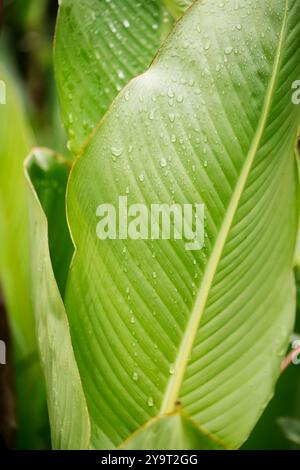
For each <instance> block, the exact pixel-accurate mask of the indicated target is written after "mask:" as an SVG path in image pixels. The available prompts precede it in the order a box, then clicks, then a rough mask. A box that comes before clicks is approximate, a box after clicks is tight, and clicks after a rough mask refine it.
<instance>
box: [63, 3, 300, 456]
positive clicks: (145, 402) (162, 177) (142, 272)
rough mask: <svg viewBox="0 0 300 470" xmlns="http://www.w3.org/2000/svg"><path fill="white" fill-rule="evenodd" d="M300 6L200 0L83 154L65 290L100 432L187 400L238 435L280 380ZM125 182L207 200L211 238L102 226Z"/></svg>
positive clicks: (160, 193)
mask: <svg viewBox="0 0 300 470" xmlns="http://www.w3.org/2000/svg"><path fill="white" fill-rule="evenodd" d="M299 15H300V10H299V5H298V1H297V0H289V1H284V0H272V1H271V0H263V1H259V2H258V1H252V2H251V3H247V5H244V4H238V3H237V2H236V1H235V0H229V1H227V2H224V3H223V2H220V3H218V2H217V3H216V2H214V1H212V0H207V1H198V2H196V3H195V4H194V5H193V6H192V7H191V8H190V9H189V10H188V12H187V13H186V14H185V15H184V16H183V18H182V19H181V20H180V21H179V23H178V24H177V26H176V28H175V30H174V32H173V33H172V35H171V36H170V37H169V39H168V40H167V42H166V44H165V45H164V47H163V48H162V49H161V51H160V53H159V55H158V57H157V58H156V60H155V61H154V63H153V64H152V66H151V67H150V69H149V71H148V72H146V73H145V74H143V75H142V76H140V77H138V78H137V79H136V80H133V81H132V82H131V83H130V84H129V85H128V86H127V87H126V88H125V89H124V91H123V92H122V93H121V94H120V95H119V97H118V98H117V99H116V100H115V101H114V103H113V105H112V107H111V109H110V112H109V113H108V114H107V115H106V117H105V118H104V120H103V121H102V124H101V125H100V126H99V127H98V129H97V131H96V132H95V133H94V135H93V137H92V138H91V140H90V141H89V143H88V145H87V146H86V148H85V150H84V152H83V155H82V157H81V158H80V159H79V160H78V161H77V163H76V164H75V167H74V169H73V170H72V173H71V177H70V182H69V192H68V198H67V202H68V218H69V224H70V227H71V231H72V238H73V240H74V242H75V246H76V254H75V258H74V260H73V263H72V265H71V270H70V276H69V279H68V284H67V290H66V301H65V304H66V308H67V312H68V317H69V321H70V327H71V335H72V342H73V346H74V351H75V355H76V359H77V363H78V366H79V371H80V374H81V377H82V379H83V388H84V391H85V395H86V398H87V405H88V408H89V413H90V417H91V423H92V443H93V446H94V447H100V448H101V447H105V448H111V447H113V446H120V445H122V443H123V442H124V441H126V442H127V441H128V439H130V436H131V435H132V436H135V439H136V438H137V434H138V433H139V430H141V431H140V432H144V431H145V426H146V427H147V429H148V432H151V428H152V426H151V425H149V426H147V425H146V423H148V422H149V423H150V422H151V421H152V423H155V424H156V425H157V421H158V420H164V419H165V415H166V414H168V413H173V412H174V410H175V409H176V406H180V407H181V409H182V410H183V412H184V413H185V415H187V416H188V417H189V419H191V420H192V421H193V423H194V426H195V427H199V429H200V428H201V429H204V430H206V431H207V432H209V434H210V435H212V436H213V437H214V438H215V439H217V440H218V441H221V442H222V443H223V445H224V446H226V447H230V448H236V447H238V446H239V445H240V444H241V443H242V442H243V441H244V440H245V439H246V437H247V436H248V434H249V432H250V430H251V429H252V427H253V426H254V424H255V422H256V421H257V419H258V417H259V416H260V414H261V413H262V410H263V409H264V407H265V406H266V404H267V403H268V401H269V399H270V397H271V395H272V393H273V387H274V383H275V381H276V379H277V377H278V375H279V368H280V362H281V359H282V356H283V354H284V352H285V349H286V347H287V344H288V338H289V335H290V332H291V330H292V327H293V323H294V311H295V286H294V278H293V271H292V267H293V258H294V251H295V244H296V234H297V229H298V212H299V205H298V192H299V188H298V186H299V181H298V175H297V168H296V162H295V158H294V147H295V143H296V134H297V129H298V127H299V107H297V106H294V105H293V104H292V103H291V83H292V82H293V81H294V80H296V79H297V77H298V76H299V74H300V66H299V52H298V51H299V46H300V44H299V38H300V21H299V19H300V18H299ZM120 195H123V196H124V195H127V197H128V204H133V203H144V204H146V205H147V206H150V204H152V203H166V204H173V203H174V202H176V203H178V204H185V203H203V204H204V205H205V232H206V237H205V246H204V248H203V249H202V250H201V251H187V250H186V249H185V240H182V241H181V240H176V241H174V240H170V241H168V240H159V241H151V240H142V239H141V240H136V241H134V240H106V241H100V240H98V239H97V237H96V224H97V221H98V219H97V218H96V209H97V207H98V205H100V204H102V203H111V204H114V205H116V206H117V205H118V197H119V196H120ZM175 413H176V411H175ZM153 420H154V421H153ZM157 438H158V439H159V436H158V437H157ZM144 439H146V436H145V434H144ZM151 442H152V445H153V446H154V447H155V443H154V442H153V441H151ZM194 445H195V442H194ZM198 445H199V447H201V441H200V440H199V443H198Z"/></svg>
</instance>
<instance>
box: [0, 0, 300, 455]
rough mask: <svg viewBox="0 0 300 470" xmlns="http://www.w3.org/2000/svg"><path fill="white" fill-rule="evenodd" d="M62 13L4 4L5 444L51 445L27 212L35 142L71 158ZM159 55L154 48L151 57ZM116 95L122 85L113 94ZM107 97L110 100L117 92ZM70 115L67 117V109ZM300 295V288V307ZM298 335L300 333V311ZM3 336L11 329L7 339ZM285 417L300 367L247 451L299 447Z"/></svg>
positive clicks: (0, 55) (0, 205)
mask: <svg viewBox="0 0 300 470" xmlns="http://www.w3.org/2000/svg"><path fill="white" fill-rule="evenodd" d="M167 3H168V2H166V4H167ZM171 3H172V5H173V4H174V2H171ZM187 3H188V2H185V1H184V0H182V1H181V2H178V6H177V7H175V9H174V7H172V10H173V13H176V14H177V13H179V11H180V10H181V9H182V8H185V6H186V4H187ZM174 10H175V11H174ZM56 14H57V5H56V2H55V1H53V0H49V1H48V0H43V1H41V0H26V1H24V0H7V1H6V2H4V22H3V28H2V32H1V40H0V80H5V82H6V83H7V93H8V96H9V97H10V102H11V103H12V106H11V107H10V108H9V109H7V108H4V107H0V282H1V288H2V298H3V302H2V303H3V305H4V308H2V309H1V315H2V316H3V317H4V316H6V315H7V317H8V318H9V324H10V335H11V339H12V341H11V343H12V356H11V364H10V367H11V378H10V379H7V377H2V376H1V377H0V380H1V383H0V386H1V391H4V390H6V393H5V394H4V393H1V397H2V398H1V400H2V403H1V410H2V411H1V412H2V413H3V416H4V415H5V416H6V418H7V419H5V420H4V419H2V423H1V426H0V433H1V442H2V445H3V446H6V447H16V448H35V449H41V448H49V447H50V437H49V436H50V431H49V423H48V417H47V411H46V398H45V391H44V383H43V376H42V373H41V370H40V366H39V358H38V354H37V348H36V340H35V334H34V325H33V313H32V308H33V307H32V300H31V299H32V296H31V289H30V283H29V266H28V263H29V246H28V214H27V211H26V194H25V182H24V176H23V161H24V159H25V157H26V156H27V154H28V153H29V151H30V149H31V147H32V146H33V145H38V146H43V147H49V148H52V149H54V151H56V152H59V153H62V154H63V155H64V156H65V159H66V161H67V160H68V159H69V158H70V156H69V150H68V146H67V137H66V134H65V132H64V130H63V127H62V124H61V118H60V115H59V106H58V98H57V91H56V87H55V82H54V67H53V34H54V26H55V21H56ZM170 23H172V21H171V20H170ZM167 30H168V27H166V30H163V28H162V30H161V31H160V32H161V35H160V36H159V37H158V39H157V44H156V46H155V47H158V46H159V43H160V41H161V40H162V37H164V34H166V33H167ZM91 40H92V39H91ZM152 52H153V51H148V54H149V57H150V56H151V54H152ZM147 59H148V57H146V59H145V60H147ZM136 67H137V69H136V70H134V71H133V72H132V74H133V75H135V74H137V73H138V72H139V67H140V64H137V65H136ZM119 78H120V81H121V84H120V85H123V83H122V79H123V78H122V76H121V77H119ZM59 86H60V77H59V76H58V87H59ZM71 86H72V84H71ZM117 92H118V90H117V89H116V90H114V92H113V93H114V94H116V93H117ZM91 99H93V97H91ZM107 100H108V102H109V101H110V100H111V92H110V93H108V97H107ZM105 107H106V104H105ZM64 117H65V120H68V113H67V112H66V115H65V116H64ZM86 120H87V123H88V124H87V130H86V133H87V135H88V133H89V131H90V130H91V129H92V128H93V126H94V125H95V117H94V116H89V115H88V116H87V119H86ZM75 126H76V117H75ZM68 132H69V138H68V140H69V141H70V140H72V133H71V138H70V129H68ZM76 135H77V133H76ZM85 137H86V135H82V136H80V142H73V143H72V142H71V143H69V148H76V150H78V149H79V147H80V144H81V143H82V141H83V140H84V138H85ZM16 188H17V191H16V190H15V189H16ZM4 247H5V248H4ZM296 271H297V279H298V281H300V274H299V273H300V269H298V268H296ZM299 285H300V282H299ZM299 292H300V289H299V291H298V310H300V294H299ZM16 293H17V295H16ZM297 332H298V333H300V321H299V315H298V318H297V324H296V330H295V333H297ZM3 334H4V327H2V330H1V337H2V335H3ZM275 340H276V338H274V341H275ZM267 347H268V345H266V348H267ZM7 396H9V397H10V398H9V400H8V401H7V400H6V401H5V400H4V398H3V397H7ZM8 402H9V403H11V402H13V406H12V407H11V406H8ZM283 418H292V419H296V420H297V419H300V366H298V367H296V366H290V367H289V368H288V369H287V370H286V371H285V372H284V373H283V374H282V376H281V378H280V380H279V382H278V385H277V388H276V393H275V396H274V398H273V399H272V401H271V402H270V404H269V405H268V407H267V409H266V410H265V412H264V414H263V416H262V418H261V419H260V421H259V422H258V424H257V426H256V428H255V429H254V431H253V433H252V435H251V436H250V438H249V439H248V441H247V442H246V444H245V445H244V446H243V448H245V449H288V448H297V443H296V441H297V439H295V438H293V436H292V437H291V434H292V433H291V429H293V424H291V421H287V420H283ZM15 431H16V432H15ZM296 433H297V431H296ZM292 441H293V442H292Z"/></svg>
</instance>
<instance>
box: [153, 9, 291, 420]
mask: <svg viewBox="0 0 300 470" xmlns="http://www.w3.org/2000/svg"><path fill="white" fill-rule="evenodd" d="M288 10H289V0H286V2H285V11H284V16H283V23H282V28H281V33H280V37H279V43H278V48H277V51H276V55H275V60H274V64H273V69H272V74H271V79H270V83H269V86H268V90H267V94H266V98H265V101H264V105H263V109H262V113H261V118H260V121H259V124H258V128H257V131H256V133H255V136H254V139H253V142H252V144H251V147H250V150H249V152H248V155H247V158H246V160H245V164H244V166H243V168H242V171H241V174H240V177H239V179H238V181H237V185H236V188H235V190H234V193H233V196H232V199H231V201H230V203H229V206H228V209H227V212H226V214H225V218H224V221H223V224H222V226H221V230H220V232H219V236H218V238H217V240H216V244H215V247H214V249H213V252H212V255H211V257H210V260H209V262H208V264H207V268H206V270H205V273H204V276H203V280H202V284H201V287H200V290H199V292H198V295H197V297H196V300H195V303H194V307H193V310H192V313H191V317H190V320H189V322H188V324H187V328H186V330H185V333H184V335H183V338H182V341H181V344H180V347H179V352H178V356H177V359H176V361H175V365H174V371H175V372H174V374H173V375H172V376H171V377H170V380H169V382H168V385H167V388H166V393H165V395H164V399H163V401H162V406H161V409H160V412H159V414H160V415H164V414H166V413H172V412H173V411H174V408H175V403H176V401H177V399H178V396H179V393H180V389H181V384H182V382H183V379H184V374H185V370H186V366H187V363H188V360H189V357H190V354H191V351H192V348H193V344H194V341H195V337H196V334H197V331H198V328H199V324H200V321H201V318H202V314H203V312H204V309H205V306H206V302H207V299H208V295H209V292H210V289H211V286H212V283H213V280H214V277H215V274H216V271H217V267H218V264H219V261H220V259H221V256H222V252H223V249H224V246H225V243H226V241H227V237H228V234H229V232H230V229H231V227H232V222H233V220H234V216H235V214H236V211H237V208H238V205H239V202H240V199H241V196H242V194H243V191H244V188H245V185H246V182H247V179H248V176H249V174H250V171H251V168H252V164H253V162H254V159H255V157H256V154H257V151H258V148H259V145H260V143H261V138H262V136H263V133H264V131H265V127H266V124H267V120H268V117H269V112H270V109H271V105H272V99H273V93H274V90H275V85H276V81H277V77H278V72H279V69H280V63H281V58H282V56H281V54H282V49H283V43H284V39H285V35H286V28H287V19H288Z"/></svg>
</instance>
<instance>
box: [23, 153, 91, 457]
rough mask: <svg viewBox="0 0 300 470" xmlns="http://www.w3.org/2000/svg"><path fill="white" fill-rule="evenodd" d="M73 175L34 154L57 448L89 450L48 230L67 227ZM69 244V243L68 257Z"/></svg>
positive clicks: (43, 329) (41, 309) (41, 306)
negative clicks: (69, 185) (66, 198)
mask: <svg viewBox="0 0 300 470" xmlns="http://www.w3.org/2000/svg"><path fill="white" fill-rule="evenodd" d="M67 173H68V162H64V161H63V159H62V158H61V157H58V156H56V155H54V154H52V152H49V151H47V150H43V149H36V150H34V151H33V153H32V155H31V156H30V157H29V158H28V159H27V161H26V177H27V183H28V188H29V203H30V216H31V232H32V233H31V241H32V244H31V246H32V250H31V255H32V277H33V282H32V285H33V298H34V306H35V316H36V323H37V333H38V340H39V348H40V353H41V360H42V365H43V370H44V373H45V378H46V387H47V397H48V407H49V417H50V424H51V434H52V445H53V448H54V449H87V448H88V447H89V441H90V424H89V417H88V412H87V408H86V403H85V397H84V394H83V391H82V387H81V381H80V377H79V374H78V369H77V365H76V362H75V359H74V353H73V349H72V344H71V339H70V334H69V325H68V320H67V317H66V313H65V308H64V304H63V301H62V298H61V296H60V293H59V290H58V286H57V283H56V280H55V277H54V273H53V269H52V264H51V259H50V252H49V238H48V237H49V234H48V229H49V228H50V227H51V225H52V224H53V223H55V224H56V225H57V226H58V227H63V224H64V210H63V209H64V201H63V198H61V191H63V192H65V189H66V181H67V179H66V175H67ZM41 182H42V184H41ZM55 182H56V184H55ZM36 188H37V191H38V194H37V192H36ZM41 202H42V204H43V207H42V205H41ZM61 205H62V207H61ZM55 208H56V210H55ZM44 211H45V212H44ZM47 217H48V220H47ZM63 230H64V229H63ZM68 244H69V241H68V240H67V243H66V245H65V246H66V250H67V253H69V247H68ZM41 260H43V262H42V263H41ZM63 262H65V263H66V266H61V267H60V269H61V271H60V272H63V273H64V272H65V271H66V268H67V267H68V263H69V256H67V257H66V258H65V259H64V258H62V259H61V263H63ZM59 279H61V277H59Z"/></svg>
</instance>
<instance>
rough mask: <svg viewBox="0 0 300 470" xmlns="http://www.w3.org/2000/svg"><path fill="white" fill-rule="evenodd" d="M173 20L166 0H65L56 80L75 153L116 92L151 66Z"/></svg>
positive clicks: (61, 10) (57, 45)
mask: <svg viewBox="0 0 300 470" xmlns="http://www.w3.org/2000/svg"><path fill="white" fill-rule="evenodd" d="M170 22H171V19H170V17H169V15H168V13H167V11H166V10H165V9H164V8H163V5H162V2H161V1H160V0H147V1H142V2H141V1H140V0H110V1H107V0H85V1H84V2H82V1H81V0H62V1H61V2H60V8H59V16H58V21H57V28H56V41H55V68H56V79H57V87H58V93H59V96H60V101H61V108H62V116H63V120H64V123H65V126H66V128H67V131H68V135H69V146H70V148H71V149H72V151H73V152H74V153H75V154H76V153H78V151H79V149H80V147H81V145H82V144H83V142H84V140H85V139H86V138H87V137H88V135H89V134H90V132H91V131H92V130H93V129H94V127H95V125H96V124H97V123H98V121H99V120H100V118H101V117H102V116H103V115H104V113H105V112H106V111H107V109H108V107H109V105H110V104H111V102H112V100H113V98H114V97H115V96H116V94H117V93H118V92H119V91H120V90H121V89H122V88H123V87H124V85H125V84H126V83H127V82H128V81H129V80H130V79H131V78H133V77H135V76H137V75H138V74H140V73H142V72H144V71H145V69H146V68H147V67H148V66H149V65H150V63H151V61H152V59H153V57H154V55H155V53H156V52H157V49H158V47H159V45H160V43H161V39H162V37H164V36H165V34H166V32H167V31H168V27H169V25H170Z"/></svg>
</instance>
